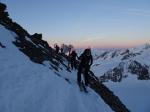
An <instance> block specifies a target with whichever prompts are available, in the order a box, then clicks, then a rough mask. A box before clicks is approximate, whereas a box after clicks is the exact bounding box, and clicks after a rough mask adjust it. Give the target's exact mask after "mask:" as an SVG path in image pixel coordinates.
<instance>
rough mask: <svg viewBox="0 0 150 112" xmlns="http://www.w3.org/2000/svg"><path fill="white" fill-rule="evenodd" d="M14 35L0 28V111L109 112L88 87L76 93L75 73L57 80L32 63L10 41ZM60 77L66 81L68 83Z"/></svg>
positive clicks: (63, 74)
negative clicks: (86, 90)
mask: <svg viewBox="0 0 150 112" xmlns="http://www.w3.org/2000/svg"><path fill="white" fill-rule="evenodd" d="M14 37H16V34H14V33H13V32H11V31H9V30H6V29H5V28H4V27H3V26H0V42H1V43H2V44H3V45H5V46H6V48H1V47H0V112H111V109H110V108H109V107H108V105H106V104H105V103H104V101H103V100H102V99H101V98H100V97H99V96H98V95H97V94H96V93H95V92H94V91H92V90H91V89H90V88H88V91H89V93H88V94H87V93H83V92H80V90H79V88H78V86H77V84H76V71H73V72H72V73H70V72H67V71H66V70H62V71H61V72H59V74H60V75H61V77H58V76H57V75H56V74H55V72H54V71H53V70H51V69H49V68H48V67H47V64H48V62H44V64H45V66H43V65H40V64H35V63H33V62H31V61H30V60H29V58H28V57H26V56H25V55H24V54H23V53H21V52H20V51H19V50H18V49H17V48H16V47H15V46H14V45H13V44H12V41H13V40H14ZM64 78H69V80H70V82H71V83H68V82H67V81H66V80H64Z"/></svg>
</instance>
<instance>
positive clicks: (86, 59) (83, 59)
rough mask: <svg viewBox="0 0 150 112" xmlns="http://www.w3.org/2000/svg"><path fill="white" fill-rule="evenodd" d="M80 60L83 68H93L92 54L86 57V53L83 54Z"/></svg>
mask: <svg viewBox="0 0 150 112" xmlns="http://www.w3.org/2000/svg"><path fill="white" fill-rule="evenodd" d="M79 60H81V62H80V64H81V65H82V66H86V67H87V66H91V65H92V64H93V57H92V55H91V54H89V55H86V54H85V53H83V54H81V56H80V57H79Z"/></svg>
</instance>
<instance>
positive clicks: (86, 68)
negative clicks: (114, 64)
mask: <svg viewBox="0 0 150 112" xmlns="http://www.w3.org/2000/svg"><path fill="white" fill-rule="evenodd" d="M89 70H90V66H89V65H87V66H83V65H81V64H80V65H79V68H78V73H77V81H78V83H80V82H81V73H82V72H83V75H84V82H85V85H88V83H89V74H88V72H89Z"/></svg>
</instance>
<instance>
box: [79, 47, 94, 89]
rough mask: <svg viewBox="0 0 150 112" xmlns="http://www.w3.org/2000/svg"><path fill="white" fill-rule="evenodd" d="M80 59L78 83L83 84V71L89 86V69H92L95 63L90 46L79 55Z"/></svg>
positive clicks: (86, 83)
mask: <svg viewBox="0 0 150 112" xmlns="http://www.w3.org/2000/svg"><path fill="white" fill-rule="evenodd" d="M79 60H80V63H79V68H78V73H77V81H78V84H79V85H80V84H81V73H82V72H83V74H84V82H85V85H86V86H88V83H89V76H88V71H89V70H90V67H91V65H92V64H93V57H92V54H91V49H90V48H88V49H85V50H84V52H83V53H82V54H81V56H80V57H79Z"/></svg>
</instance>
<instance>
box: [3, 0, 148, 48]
mask: <svg viewBox="0 0 150 112" xmlns="http://www.w3.org/2000/svg"><path fill="white" fill-rule="evenodd" d="M0 1H1V2H3V3H6V4H7V6H8V11H9V13H10V17H11V18H13V20H14V21H16V22H18V23H19V24H20V25H22V26H23V27H24V28H25V29H27V30H28V31H29V33H31V34H33V33H35V32H37V33H42V34H43V38H44V39H45V40H48V41H49V43H50V44H54V43H58V44H61V43H66V44H73V45H74V46H76V47H88V46H91V47H101V48H110V47H113V48H114V47H115V48H116V47H117V48H118V47H119V48H120V47H131V46H136V45H141V44H144V43H150V0H0Z"/></svg>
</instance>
